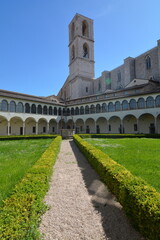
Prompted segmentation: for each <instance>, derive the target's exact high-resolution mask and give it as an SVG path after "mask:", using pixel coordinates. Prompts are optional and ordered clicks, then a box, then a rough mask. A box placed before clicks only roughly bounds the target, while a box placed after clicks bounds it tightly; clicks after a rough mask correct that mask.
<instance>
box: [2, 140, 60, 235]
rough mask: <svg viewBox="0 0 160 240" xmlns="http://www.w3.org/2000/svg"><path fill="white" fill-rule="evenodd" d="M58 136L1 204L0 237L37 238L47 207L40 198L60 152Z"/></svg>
mask: <svg viewBox="0 0 160 240" xmlns="http://www.w3.org/2000/svg"><path fill="white" fill-rule="evenodd" d="M60 143H61V137H60V136H58V137H56V138H55V139H54V140H53V141H52V142H51V144H50V146H49V147H48V148H47V149H46V151H45V152H44V153H43V154H42V156H41V157H40V159H39V160H38V161H37V162H36V163H35V165H33V166H32V168H30V169H29V171H28V172H27V174H26V175H25V176H24V178H23V179H22V180H21V181H20V182H19V183H18V184H17V185H16V187H15V189H14V192H13V194H12V195H11V196H10V197H9V198H8V199H6V200H4V204H3V206H2V207H1V208H0V239H1V240H2V239H3V240H4V239H5V240H6V239H8V240H15V239H16V240H31V239H32V240H33V239H36V240H37V239H40V233H39V231H38V230H37V227H38V224H39V222H40V216H41V215H42V214H43V213H44V212H45V211H46V209H47V207H46V205H45V204H44V203H43V198H44V196H45V195H46V192H47V190H48V188H49V179H50V176H51V174H52V168H53V165H54V163H55V161H56V158H57V154H58V152H59V148H60Z"/></svg>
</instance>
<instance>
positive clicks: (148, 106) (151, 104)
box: [146, 97, 154, 108]
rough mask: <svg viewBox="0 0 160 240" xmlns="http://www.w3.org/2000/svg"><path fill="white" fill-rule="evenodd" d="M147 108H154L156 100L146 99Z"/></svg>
mask: <svg viewBox="0 0 160 240" xmlns="http://www.w3.org/2000/svg"><path fill="white" fill-rule="evenodd" d="M146 107H147V108H153V107H154V99H153V97H147V99H146Z"/></svg>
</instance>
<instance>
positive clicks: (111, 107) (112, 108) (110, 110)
mask: <svg viewBox="0 0 160 240" xmlns="http://www.w3.org/2000/svg"><path fill="white" fill-rule="evenodd" d="M114 111H115V105H114V104H113V102H109V104H108V112H114Z"/></svg>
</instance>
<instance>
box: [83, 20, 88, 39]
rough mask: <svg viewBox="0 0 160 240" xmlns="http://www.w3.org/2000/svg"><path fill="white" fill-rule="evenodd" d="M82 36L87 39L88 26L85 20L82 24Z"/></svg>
mask: <svg viewBox="0 0 160 240" xmlns="http://www.w3.org/2000/svg"><path fill="white" fill-rule="evenodd" d="M82 35H83V36H85V37H88V24H87V21H85V20H84V21H83V22H82Z"/></svg>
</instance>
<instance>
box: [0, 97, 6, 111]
mask: <svg viewBox="0 0 160 240" xmlns="http://www.w3.org/2000/svg"><path fill="white" fill-rule="evenodd" d="M1 110H2V111H4V112H8V101H7V100H5V99H3V100H2V103H1Z"/></svg>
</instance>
